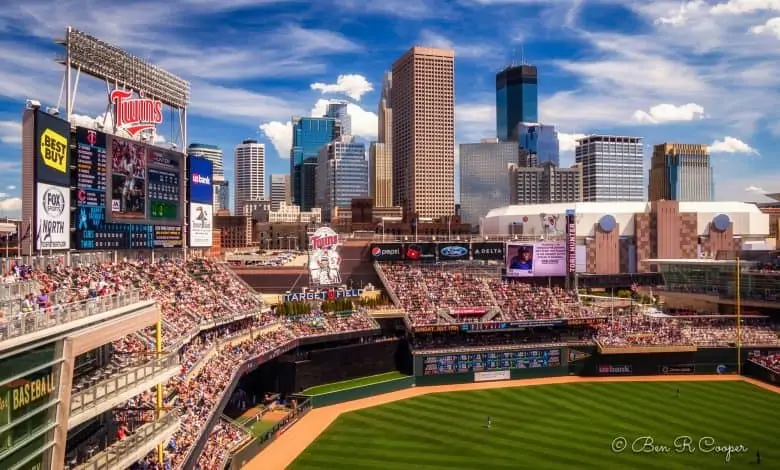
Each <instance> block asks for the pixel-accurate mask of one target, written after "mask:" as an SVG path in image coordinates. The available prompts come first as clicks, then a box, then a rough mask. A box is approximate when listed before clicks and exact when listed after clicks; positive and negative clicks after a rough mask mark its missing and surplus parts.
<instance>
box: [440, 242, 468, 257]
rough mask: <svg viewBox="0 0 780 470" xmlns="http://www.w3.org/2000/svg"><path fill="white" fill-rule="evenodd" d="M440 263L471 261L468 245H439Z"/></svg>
mask: <svg viewBox="0 0 780 470" xmlns="http://www.w3.org/2000/svg"><path fill="white" fill-rule="evenodd" d="M438 248H439V249H438V251H439V261H459V260H467V259H469V245H468V243H439V247H438Z"/></svg>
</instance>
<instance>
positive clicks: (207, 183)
mask: <svg viewBox="0 0 780 470" xmlns="http://www.w3.org/2000/svg"><path fill="white" fill-rule="evenodd" d="M189 162H190V167H189V168H190V172H189V181H190V183H189V185H188V187H189V189H190V202H200V203H203V204H213V203H214V189H213V184H212V183H213V179H214V164H213V163H212V162H211V161H209V160H206V159H205V158H200V157H190V158H189Z"/></svg>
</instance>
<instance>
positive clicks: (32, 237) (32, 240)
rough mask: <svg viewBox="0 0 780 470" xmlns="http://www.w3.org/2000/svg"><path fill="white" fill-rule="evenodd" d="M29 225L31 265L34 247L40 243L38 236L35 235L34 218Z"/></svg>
mask: <svg viewBox="0 0 780 470" xmlns="http://www.w3.org/2000/svg"><path fill="white" fill-rule="evenodd" d="M28 222H29V224H30V225H28V227H29V228H30V253H29V255H30V263H32V256H33V248H34V247H33V245H34V244H35V243H37V242H38V234H35V233H33V231H32V229H33V225H32V217H30V219H29V220H28Z"/></svg>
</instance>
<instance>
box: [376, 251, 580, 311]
mask: <svg viewBox="0 0 780 470" xmlns="http://www.w3.org/2000/svg"><path fill="white" fill-rule="evenodd" d="M378 269H380V270H381V273H382V274H383V277H384V278H385V280H386V283H387V284H388V285H387V286H386V287H387V288H388V289H389V290H391V291H392V292H393V293H394V294H395V297H396V298H397V299H398V300H399V302H400V303H401V305H400V306H399V307H401V308H403V309H404V310H406V312H407V313H408V314H409V319H410V321H411V322H412V324H414V325H425V324H434V323H437V322H439V317H440V315H438V312H442V311H443V312H444V313H451V312H455V311H457V310H458V309H475V310H485V311H488V310H490V309H497V310H498V311H499V312H500V317H499V318H496V320H503V321H521V320H552V319H559V318H571V317H580V316H582V315H583V314H584V311H583V310H582V309H581V305H580V303H579V301H578V298H577V293H576V292H575V291H566V290H564V289H561V288H559V287H547V286H534V285H531V284H527V283H522V282H512V281H510V282H507V281H502V280H501V279H498V278H496V277H495V276H492V277H491V276H488V275H486V274H485V273H484V272H481V271H477V270H475V271H469V270H468V269H458V270H447V269H443V268H442V267H441V266H438V265H432V266H426V265H409V264H405V265H404V264H392V265H386V266H382V267H380V268H378ZM461 318H465V317H461ZM475 320H479V318H478V317H477V318H475Z"/></svg>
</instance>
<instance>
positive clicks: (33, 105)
mask: <svg viewBox="0 0 780 470" xmlns="http://www.w3.org/2000/svg"><path fill="white" fill-rule="evenodd" d="M24 107H25V108H27V109H39V108H40V107H41V102H40V101H38V100H27V101H25V102H24Z"/></svg>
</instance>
